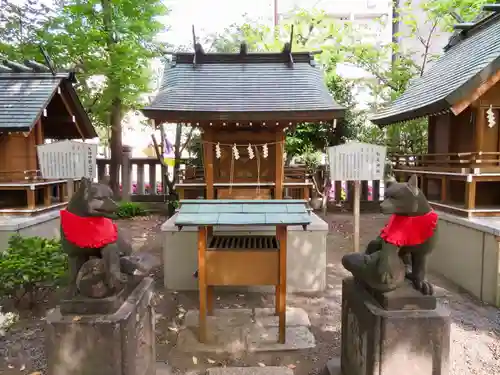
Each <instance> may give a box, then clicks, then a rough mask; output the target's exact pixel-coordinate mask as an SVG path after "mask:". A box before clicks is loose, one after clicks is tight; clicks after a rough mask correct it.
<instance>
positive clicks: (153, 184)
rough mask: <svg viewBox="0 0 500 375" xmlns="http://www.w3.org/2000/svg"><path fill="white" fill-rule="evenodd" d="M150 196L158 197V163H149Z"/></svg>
mask: <svg viewBox="0 0 500 375" xmlns="http://www.w3.org/2000/svg"><path fill="white" fill-rule="evenodd" d="M149 186H150V191H149V195H156V162H155V163H149Z"/></svg>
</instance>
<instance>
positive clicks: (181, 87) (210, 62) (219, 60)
mask: <svg viewBox="0 0 500 375" xmlns="http://www.w3.org/2000/svg"><path fill="white" fill-rule="evenodd" d="M200 48H201V47H200ZM242 49H243V47H242ZM343 111H344V108H343V107H342V106H340V105H339V104H337V103H335V101H334V100H333V98H332V96H331V95H330V93H329V92H328V89H327V87H326V85H325V82H324V76H323V72H322V71H321V69H320V68H319V67H317V66H316V64H315V62H314V56H313V54H311V53H302V52H301V53H291V52H288V53H287V52H282V53H246V51H244V52H240V53H204V52H202V51H201V52H200V51H198V52H196V53H177V54H175V55H174V56H173V59H172V62H169V63H167V64H166V66H165V70H164V75H163V82H162V85H161V87H160V91H159V93H158V95H157V96H156V97H155V98H154V100H153V101H152V103H151V104H150V105H149V106H147V107H146V108H144V109H143V112H144V114H145V115H146V116H147V117H149V118H154V119H156V120H159V121H172V122H194V121H243V120H250V121H251V120H254V121H266V120H297V121H321V120H324V121H331V120H333V119H334V118H338V117H341V116H343Z"/></svg>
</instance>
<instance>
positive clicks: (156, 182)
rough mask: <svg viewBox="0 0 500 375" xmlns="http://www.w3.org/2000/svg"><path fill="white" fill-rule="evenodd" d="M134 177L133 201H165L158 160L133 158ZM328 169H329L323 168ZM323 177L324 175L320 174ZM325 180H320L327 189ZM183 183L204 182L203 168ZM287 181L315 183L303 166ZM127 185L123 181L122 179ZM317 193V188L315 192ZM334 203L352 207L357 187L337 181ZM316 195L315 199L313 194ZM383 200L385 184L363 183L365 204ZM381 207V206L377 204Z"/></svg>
mask: <svg viewBox="0 0 500 375" xmlns="http://www.w3.org/2000/svg"><path fill="white" fill-rule="evenodd" d="M109 163H110V160H109V159H97V178H98V179H100V180H101V179H103V177H104V176H105V175H108V174H109V172H108V168H109ZM128 163H129V168H130V170H131V173H129V176H130V187H131V188H130V194H131V198H132V199H133V200H139V201H140V200H145V201H163V200H164V196H163V194H164V191H165V190H164V188H163V185H162V181H161V178H162V176H161V165H160V163H159V161H158V160H157V159H156V158H130V159H128ZM321 170H325V168H321ZM320 175H321V176H323V175H324V173H322V172H321V173H320ZM322 178H323V177H320V178H319V179H318V181H317V183H318V185H319V186H320V187H322V186H323V180H322ZM179 180H180V181H183V182H185V183H187V182H198V183H203V182H204V174H203V168H194V167H186V168H185V167H184V166H182V169H181V171H180V175H179ZM285 180H286V181H289V182H296V181H297V182H304V181H306V180H309V181H312V177H311V176H310V175H309V174H308V173H307V171H306V168H304V167H302V166H295V167H286V168H285ZM121 181H122V183H123V179H121ZM313 190H314V189H313ZM284 195H285V196H288V197H291V198H293V199H301V197H302V196H303V188H300V187H285V188H284ZM327 195H328V196H329V200H330V201H335V202H343V203H344V207H346V206H347V207H350V205H351V202H352V201H353V199H354V186H353V184H352V183H350V182H342V181H336V182H335V183H334V184H333V185H332V187H331V189H330V191H329V192H327ZM313 196H315V194H314V192H313ZM382 197H383V183H382V182H381V181H370V182H368V181H363V182H362V183H361V201H362V202H373V203H377V202H379V201H380V199H381V198H382ZM377 204H378V203H377Z"/></svg>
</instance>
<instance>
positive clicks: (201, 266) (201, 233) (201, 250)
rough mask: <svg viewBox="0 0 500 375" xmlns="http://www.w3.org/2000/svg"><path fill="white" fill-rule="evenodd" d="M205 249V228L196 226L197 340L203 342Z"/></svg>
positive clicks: (205, 335) (205, 284) (205, 303)
mask: <svg viewBox="0 0 500 375" xmlns="http://www.w3.org/2000/svg"><path fill="white" fill-rule="evenodd" d="M206 250H207V228H206V227H199V228H198V289H199V295H200V306H199V315H200V316H199V327H198V330H199V331H198V335H199V338H198V339H199V341H200V342H201V343H204V342H205V341H206V338H207V283H206V277H207V270H206V264H205V256H206Z"/></svg>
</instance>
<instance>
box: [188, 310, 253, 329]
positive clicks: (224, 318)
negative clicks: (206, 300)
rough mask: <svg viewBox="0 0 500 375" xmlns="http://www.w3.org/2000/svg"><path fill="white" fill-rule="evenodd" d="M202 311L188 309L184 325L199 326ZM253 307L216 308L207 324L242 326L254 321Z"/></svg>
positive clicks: (189, 326) (208, 318)
mask: <svg viewBox="0 0 500 375" xmlns="http://www.w3.org/2000/svg"><path fill="white" fill-rule="evenodd" d="M199 316H200V313H199V311H198V310H188V312H187V313H186V316H185V317H184V326H185V327H188V328H195V327H198V323H199ZM252 316H253V311H252V310H251V309H214V315H212V316H207V325H208V326H210V325H213V324H217V325H223V326H233V327H234V326H242V325H245V324H249V323H251V322H252Z"/></svg>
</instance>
